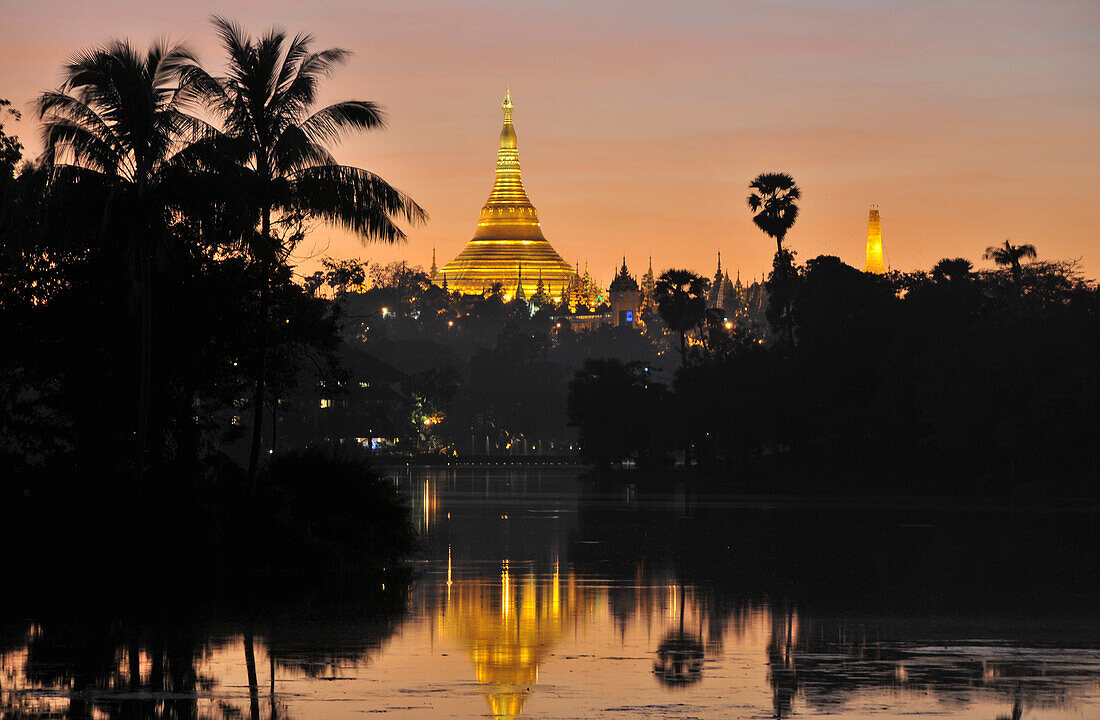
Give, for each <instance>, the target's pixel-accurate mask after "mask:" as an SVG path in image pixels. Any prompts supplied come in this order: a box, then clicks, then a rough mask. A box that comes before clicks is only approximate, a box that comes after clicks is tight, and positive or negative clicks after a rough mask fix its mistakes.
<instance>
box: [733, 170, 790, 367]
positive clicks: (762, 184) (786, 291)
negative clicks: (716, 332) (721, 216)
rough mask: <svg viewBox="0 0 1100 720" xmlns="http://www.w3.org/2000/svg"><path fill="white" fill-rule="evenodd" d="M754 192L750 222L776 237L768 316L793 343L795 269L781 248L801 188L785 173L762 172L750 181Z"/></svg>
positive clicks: (787, 252)
mask: <svg viewBox="0 0 1100 720" xmlns="http://www.w3.org/2000/svg"><path fill="white" fill-rule="evenodd" d="M749 189H750V190H752V191H753V192H752V193H750V194H749V196H748V197H747V198H746V202H748V204H749V209H750V210H752V211H753V212H754V213H756V214H755V215H753V216H752V221H753V222H754V223H756V227H758V228H760V229H761V230H763V231H764V233H765V234H767V235H769V236H771V237H773V238H775V245H776V251H775V260H774V262H773V263H772V267H773V271H772V276H771V279H770V281H769V288H768V291H769V293H770V295H771V298H770V300H769V315H770V317H769V319H771V318H772V317H774V318H775V319H776V321H777V322H776V323H775V324H776V326H777V327H780V328H782V329H784V330H785V331H786V335H787V342H788V343H789V344H790V345H791V346H792V347H793V346H794V320H793V319H792V316H791V304H792V301H791V298H792V296H793V289H794V280H795V274H796V273H795V269H794V255H793V254H792V253H791V252H790V251H789V250H786V249H785V248H784V247H783V240H784V239H785V238H786V237H787V232H788V231H789V230H790V229H791V227H792V226H793V225H794V221H795V220H797V219H798V205H797V204H796V203H795V201H796V200H799V199H801V197H802V191H801V190H799V189H798V186H797V185H795V183H794V178H793V177H791V176H790V175H788V174H787V173H761V174H760V175H757V176H756V177H755V178H754V179H753V181H752V182H751V183H749Z"/></svg>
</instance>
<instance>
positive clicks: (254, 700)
mask: <svg viewBox="0 0 1100 720" xmlns="http://www.w3.org/2000/svg"><path fill="white" fill-rule="evenodd" d="M408 585H409V578H408V576H401V577H391V578H389V579H388V581H387V588H388V590H387V591H386V592H380V591H377V590H374V589H373V588H372V589H371V590H370V591H368V592H365V593H364V592H362V589H360V592H358V594H356V593H354V592H353V593H352V594H351V596H350V597H349V596H345V595H342V594H341V592H342V590H341V591H337V590H335V589H332V588H324V587H315V588H313V590H314V591H315V592H316V596H315V598H314V599H313V600H312V601H311V600H310V599H308V598H303V596H302V595H301V593H292V594H289V595H287V596H286V597H285V602H282V603H275V604H273V603H271V602H270V599H268V601H266V602H261V603H255V604H254V605H253V608H254V609H253V610H252V611H249V612H247V613H241V612H240V611H239V610H235V609H233V608H225V607H222V608H220V609H218V610H217V611H216V613H214V614H207V613H208V611H209V608H207V609H200V608H196V607H185V606H180V605H178V604H173V603H171V602H170V601H169V600H165V602H166V604H168V605H170V610H168V608H162V609H163V610H165V611H166V613H168V614H166V615H164V616H159V617H146V616H140V615H137V614H135V613H130V614H127V615H119V614H116V613H114V612H112V611H110V610H108V609H105V608H97V609H89V608H79V607H70V608H54V609H52V610H51V611H49V612H48V613H47V614H43V615H41V616H40V617H38V618H37V619H36V620H35V621H33V623H31V624H30V625H29V626H28V625H27V624H22V625H21V624H18V623H16V624H7V625H4V626H3V627H0V718H3V720H15V719H16V718H18V719H20V720H23V719H26V720H30V719H31V718H65V719H67V720H83V719H85V718H95V719H96V720H114V719H116V718H117V719H118V720H122V719H124V718H125V719H126V720H230V719H236V718H240V717H248V718H250V720H260V719H261V718H264V720H276V719H277V718H278V719H282V720H292V718H291V715H290V713H289V712H288V710H287V707H286V703H285V702H284V701H283V700H282V699H281V698H280V697H279V695H278V693H277V692H276V675H277V674H279V673H280V672H285V673H287V674H289V675H311V674H318V672H319V671H318V669H319V668H326V669H329V668H331V669H332V671H333V673H334V672H335V668H336V666H337V664H339V663H349V662H350V663H360V662H369V660H370V658H371V656H372V655H373V654H374V653H376V652H377V651H378V650H379V649H380V648H381V647H382V646H383V644H384V643H385V642H386V641H387V640H388V639H389V637H390V636H391V635H392V634H393V632H394V631H395V630H396V628H397V627H398V626H399V625H400V623H401V621H402V619H403V617H404V614H405V608H406V604H407V597H408ZM373 587H377V586H373ZM134 596H135V597H141V596H143V593H141V592H139V591H135V593H134ZM326 596H327V597H329V598H339V602H336V601H333V600H331V599H330V600H329V601H327V602H325V603H317V602H316V598H324V597H326ZM245 604H246V605H247V604H249V603H245ZM223 649H229V650H232V654H237V653H240V654H239V655H237V657H242V658H243V660H244V667H245V671H246V677H247V686H248V695H247V699H246V698H243V697H240V696H239V695H237V694H236V693H234V691H233V688H232V686H228V687H227V686H225V683H226V681H227V678H226V677H225V676H224V672H217V671H216V670H215V669H211V668H208V669H207V671H206V672H204V671H202V668H203V666H204V661H205V660H206V659H207V658H209V657H210V656H211V655H212V654H214V653H215V652H216V651H218V650H223ZM261 651H262V653H263V654H264V655H266V660H267V667H266V668H265V669H266V670H267V672H268V678H267V679H268V683H267V687H266V688H264V689H263V690H261V687H260V678H259V675H260V673H259V669H258V662H257V657H258V656H259V655H260V653H261ZM265 691H266V692H265ZM264 695H266V697H264Z"/></svg>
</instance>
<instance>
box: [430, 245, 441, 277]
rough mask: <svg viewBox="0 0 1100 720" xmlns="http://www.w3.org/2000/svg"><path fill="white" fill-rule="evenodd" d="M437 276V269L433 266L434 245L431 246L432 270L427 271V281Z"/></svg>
mask: <svg viewBox="0 0 1100 720" xmlns="http://www.w3.org/2000/svg"><path fill="white" fill-rule="evenodd" d="M438 274H439V268H438V267H437V266H436V264H435V245H432V269H431V270H430V271H429V274H428V279H429V280H435V276H436V275H438Z"/></svg>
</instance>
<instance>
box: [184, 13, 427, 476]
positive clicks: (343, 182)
mask: <svg viewBox="0 0 1100 720" xmlns="http://www.w3.org/2000/svg"><path fill="white" fill-rule="evenodd" d="M213 23H214V26H215V27H216V28H217V31H218V35H219V36H220V38H221V43H222V47H223V48H224V49H225V52H226V54H227V56H228V58H227V59H228V69H227V72H226V76H225V77H224V78H219V79H217V81H215V80H214V79H213V78H209V77H207V78H206V80H205V81H204V82H203V83H201V85H202V87H203V90H204V92H203V94H202V96H201V100H202V101H203V103H204V104H205V106H206V107H207V108H209V109H210V110H211V111H212V112H213V113H214V114H215V115H216V116H217V117H218V120H219V121H220V123H221V125H222V130H223V132H224V133H225V135H226V136H227V137H228V138H229V139H230V143H229V147H230V148H231V152H232V153H233V154H234V157H235V160H236V162H237V165H238V169H239V171H240V173H241V190H242V192H243V193H244V195H245V196H246V198H247V201H246V202H247V205H248V206H249V209H250V211H251V212H252V213H253V216H254V219H255V223H256V227H257V228H258V231H257V232H254V233H253V234H252V235H251V236H250V237H249V239H248V242H247V244H246V248H245V249H246V251H247V252H248V254H249V256H250V257H251V258H252V259H253V261H254V262H256V263H257V265H258V267H259V271H260V273H259V274H260V278H261V285H260V288H261V289H260V298H259V299H260V303H259V308H260V309H259V313H260V317H259V318H258V321H259V330H260V332H259V340H258V347H257V362H256V367H257V371H256V378H255V391H254V396H253V423H252V446H251V452H250V455H249V466H248V468H249V477H250V478H255V475H256V470H257V468H258V462H259V453H260V437H261V434H260V433H261V426H262V423H263V406H264V386H265V376H266V363H267V350H268V348H267V345H268V329H267V328H268V324H269V319H268V312H269V304H270V297H269V295H270V289H269V287H268V286H269V284H270V278H271V276H272V271H273V268H274V267H275V266H276V265H278V264H279V263H282V262H285V260H286V257H287V254H288V253H289V252H290V250H291V249H292V247H293V245H294V243H295V242H296V241H297V240H298V239H299V238H300V237H301V235H300V233H295V232H293V229H294V228H295V227H296V223H300V222H301V221H303V220H320V221H323V222H326V223H329V224H333V225H337V226H340V227H343V228H345V229H347V230H350V231H352V232H354V233H356V234H357V235H358V236H359V237H360V238H361V239H363V240H372V241H380V242H385V243H395V242H400V241H402V240H404V239H405V234H404V232H402V230H401V229H400V228H399V227H398V225H397V224H396V222H395V218H396V217H403V218H404V219H405V220H406V221H409V222H422V221H424V220H425V219H426V218H427V214H426V213H425V212H424V210H423V209H421V208H420V206H418V205H417V204H416V203H415V202H413V200H412V199H411V198H410V197H409V196H407V195H405V194H404V193H402V192H400V191H398V190H396V189H394V188H393V187H391V186H390V185H389V184H388V183H387V182H386V181H385V180H383V179H382V178H380V177H378V176H377V175H374V174H372V173H370V172H367V171H366V170H363V169H360V168H357V167H351V166H347V165H341V164H339V163H337V162H336V160H335V158H333V156H332V155H331V154H330V152H329V150H328V148H327V147H326V146H327V145H329V144H331V143H333V142H335V141H337V140H339V139H340V137H341V136H342V135H344V134H345V133H348V132H351V131H363V130H370V129H373V128H381V127H383V126H384V124H385V120H384V116H383V112H382V110H381V108H380V107H378V106H377V105H375V104H374V103H372V102H367V101H362V100H349V101H344V102H339V103H335V104H333V105H329V106H328V107H324V108H321V109H316V110H315V109H314V105H315V102H316V99H317V89H318V85H319V84H320V81H321V80H322V79H323V78H325V77H327V76H328V75H330V74H331V73H332V71H333V69H334V68H335V67H336V66H337V65H338V64H341V63H343V62H344V61H346V59H347V57H348V52H347V51H346V50H342V49H340V48H328V49H326V50H320V51H314V50H313V49H312V44H313V38H312V36H310V35H306V34H298V35H296V36H294V37H293V38H288V37H287V35H286V34H285V33H284V32H282V31H281V30H277V29H272V30H270V31H268V32H267V33H266V34H265V35H263V36H261V37H257V38H252V37H250V36H249V35H248V34H247V33H245V32H244V31H243V30H242V29H241V28H240V26H238V25H237V24H236V23H233V22H231V21H229V20H226V19H224V18H221V17H215V18H214V19H213ZM192 72H194V73H195V75H196V76H198V75H201V71H200V70H199V69H198V68H197V66H196V67H194V68H192ZM198 85H199V83H196V86H198ZM279 223H283V226H284V227H285V228H289V229H288V230H287V231H286V236H285V237H283V236H281V235H279V234H278V233H276V232H274V231H273V229H272V226H273V224H279Z"/></svg>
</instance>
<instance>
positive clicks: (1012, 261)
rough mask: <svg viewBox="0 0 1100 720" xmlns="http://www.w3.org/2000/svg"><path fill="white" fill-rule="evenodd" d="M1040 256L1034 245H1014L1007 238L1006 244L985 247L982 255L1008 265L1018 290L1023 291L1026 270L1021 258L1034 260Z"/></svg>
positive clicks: (1018, 291)
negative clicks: (1021, 265)
mask: <svg viewBox="0 0 1100 720" xmlns="http://www.w3.org/2000/svg"><path fill="white" fill-rule="evenodd" d="M1037 256H1038V253H1037V252H1036V251H1035V246H1034V245H1028V244H1024V245H1013V244H1012V243H1010V242H1009V241H1008V240H1005V243H1004V245H991V246H989V247H987V248H986V249H985V254H984V255H982V257H983V258H984V259H986V260H992V261H993V262H995V263H997V264H998V265H1001V266H1006V265H1007V266H1008V267H1009V269H1010V270H1011V271H1012V281H1013V282H1014V283H1015V284H1016V292H1017V293H1020V292H1023V277H1024V270H1023V268H1022V267H1020V260H1022V259H1024V258H1027V259H1028V260H1034V259H1035V258H1036V257H1037Z"/></svg>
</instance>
